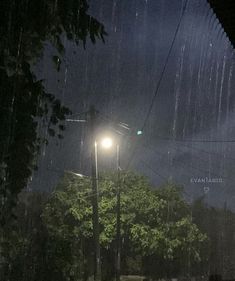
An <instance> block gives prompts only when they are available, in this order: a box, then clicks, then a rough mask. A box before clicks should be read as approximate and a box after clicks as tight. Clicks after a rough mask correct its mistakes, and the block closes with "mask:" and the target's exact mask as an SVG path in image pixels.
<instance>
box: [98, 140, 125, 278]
mask: <svg viewBox="0 0 235 281" xmlns="http://www.w3.org/2000/svg"><path fill="white" fill-rule="evenodd" d="M101 145H102V147H103V148H105V149H110V148H111V147H112V145H113V141H112V139H111V138H108V137H107V138H104V139H103V140H102V141H101ZM116 169H117V189H116V197H117V205H116V220H117V224H116V257H115V279H116V281H120V273H121V190H120V171H121V168H120V147H119V145H118V144H116Z"/></svg>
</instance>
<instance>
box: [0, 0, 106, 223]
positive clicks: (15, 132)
mask: <svg viewBox="0 0 235 281" xmlns="http://www.w3.org/2000/svg"><path fill="white" fill-rule="evenodd" d="M88 8H89V6H88V4H87V2H86V0H41V1H37V0H10V1H9V0H3V1H1V9H0V105H1V110H0V120H1V122H0V131H1V138H0V143H1V145H0V210H1V212H0V213H1V215H0V223H1V224H2V225H4V224H5V223H6V221H8V220H9V218H10V216H11V214H12V212H11V209H12V206H14V204H15V202H16V198H17V194H18V193H19V192H20V190H22V189H23V188H24V187H25V186H26V185H27V181H28V178H29V176H30V175H31V173H32V170H33V169H34V168H35V167H36V160H35V159H36V156H37V155H38V153H39V150H40V146H41V144H42V143H45V142H47V141H48V140H47V138H46V137H45V134H40V130H39V128H40V127H43V128H45V129H44V131H47V134H46V135H49V136H57V137H58V138H62V134H61V131H63V130H64V128H65V126H64V124H63V120H65V116H66V114H69V113H70V110H69V109H68V108H66V107H65V106H64V105H62V104H61V102H60V101H59V100H58V99H57V98H56V97H55V93H52V94H51V93H47V91H46V89H45V87H44V85H43V81H42V80H38V79H37V77H36V76H35V74H34V73H33V71H32V65H33V64H34V63H35V62H36V61H37V60H38V59H40V57H41V55H42V54H43V50H44V48H45V43H46V42H47V43H48V42H49V43H50V44H52V45H53V46H54V47H55V50H56V53H55V55H54V56H53V58H52V59H53V60H54V62H55V63H56V68H57V70H59V68H60V64H61V61H62V57H63V54H64V52H65V49H64V46H63V43H62V40H61V36H64V35H65V36H66V37H67V39H68V40H73V41H75V42H76V43H77V44H79V43H80V42H81V43H82V45H83V46H85V44H86V40H87V38H90V40H91V41H92V42H93V43H95V41H96V39H102V40H104V35H105V34H106V33H105V30H104V26H103V25H102V24H101V23H99V22H98V21H97V20H96V19H95V18H93V17H92V16H90V15H89V14H88Z"/></svg>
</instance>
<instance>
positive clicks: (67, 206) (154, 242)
mask: <svg viewBox="0 0 235 281" xmlns="http://www.w3.org/2000/svg"><path fill="white" fill-rule="evenodd" d="M120 187H121V235H122V241H123V242H122V255H123V265H124V264H127V263H128V262H127V260H128V259H130V258H131V257H132V258H135V257H138V256H141V257H142V260H143V261H144V260H145V259H147V258H148V257H150V256H151V257H152V259H162V260H165V261H173V260H174V259H177V258H179V257H180V256H182V258H181V260H182V259H183V257H185V260H186V257H187V258H188V255H190V258H191V260H192V261H195V262H199V261H200V246H201V245H202V244H203V242H204V241H205V240H206V236H205V235H204V234H202V233H201V232H200V231H199V229H198V227H197V226H196V225H195V224H194V223H192V220H191V217H190V212H189V206H188V205H187V204H186V202H185V201H184V200H183V198H182V197H181V195H180V193H179V191H178V189H177V188H175V187H174V186H168V187H166V188H164V189H161V190H158V191H153V190H152V187H151V186H150V184H149V183H148V182H147V180H146V179H145V178H144V177H140V176H138V175H135V174H132V173H123V174H122V175H121V180H120ZM99 188H100V197H99V198H100V200H99V216H100V243H101V247H102V252H103V253H104V257H103V259H104V262H103V263H104V266H105V265H106V266H107V262H108V261H107V260H105V253H106V255H107V252H108V253H109V255H108V256H109V259H110V255H111V256H114V245H115V235H116V188H117V178H116V177H115V175H104V176H103V177H101V179H100V183H99ZM92 196H93V194H92V190H91V183H90V180H89V179H86V178H82V179H80V178H78V177H75V176H71V175H66V176H65V177H64V179H63V180H62V181H61V183H60V184H59V186H58V188H57V190H56V191H55V193H54V194H53V195H52V197H51V199H50V200H49V202H48V204H47V205H46V207H45V209H44V212H43V220H44V222H45V224H46V225H47V229H48V231H49V233H50V235H51V236H52V237H57V238H60V239H64V240H69V241H73V240H80V241H87V243H89V244H92V240H91V239H92V209H91V204H92V202H91V198H92ZM169 206H170V207H169ZM184 262H186V261H184ZM109 266H110V265H109ZM111 267H113V264H112V265H111ZM128 270H129V269H128V268H126V271H127V272H128Z"/></svg>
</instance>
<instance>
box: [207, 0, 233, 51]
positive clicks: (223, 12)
mask: <svg viewBox="0 0 235 281" xmlns="http://www.w3.org/2000/svg"><path fill="white" fill-rule="evenodd" d="M207 1H208V2H209V4H210V5H211V7H212V9H213V10H214V12H215V14H216V16H217V18H218V20H219V21H220V23H221V25H222V26H223V28H224V31H225V32H226V34H227V35H228V37H229V39H230V41H231V43H232V44H233V47H235V0H207Z"/></svg>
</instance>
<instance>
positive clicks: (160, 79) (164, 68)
mask: <svg viewBox="0 0 235 281" xmlns="http://www.w3.org/2000/svg"><path fill="white" fill-rule="evenodd" d="M188 2H189V0H186V1H185V4H184V7H183V11H182V14H181V16H180V19H179V22H178V24H177V27H176V30H175V33H174V36H173V40H172V43H171V45H170V49H169V51H168V54H167V57H166V61H165V64H164V66H163V69H162V72H161V74H160V78H159V80H158V83H157V87H156V90H155V93H154V96H153V98H152V101H151V103H150V106H149V109H148V111H147V114H146V117H145V119H144V123H143V126H142V131H144V128H145V127H146V124H147V121H148V119H149V117H150V114H151V112H152V109H153V105H154V102H155V99H156V97H157V94H158V92H159V89H160V86H161V83H162V80H163V77H164V74H165V71H166V68H167V65H168V62H169V59H170V55H171V52H172V50H173V47H174V44H175V40H176V38H177V35H178V32H179V29H180V26H181V22H182V19H183V17H184V15H185V11H186V8H187V5H188Z"/></svg>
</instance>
